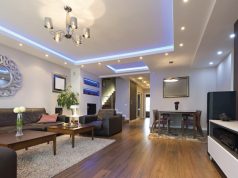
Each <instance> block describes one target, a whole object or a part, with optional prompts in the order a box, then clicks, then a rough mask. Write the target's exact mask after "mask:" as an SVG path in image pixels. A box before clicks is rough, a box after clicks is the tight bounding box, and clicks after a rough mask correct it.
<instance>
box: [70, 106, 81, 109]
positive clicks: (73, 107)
mask: <svg viewBox="0 0 238 178" xmlns="http://www.w3.org/2000/svg"><path fill="white" fill-rule="evenodd" d="M78 108H79V105H71V106H70V109H78Z"/></svg>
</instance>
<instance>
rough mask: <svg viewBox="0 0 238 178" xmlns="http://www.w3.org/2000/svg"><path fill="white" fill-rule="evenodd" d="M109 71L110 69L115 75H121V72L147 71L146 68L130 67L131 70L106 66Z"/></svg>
mask: <svg viewBox="0 0 238 178" xmlns="http://www.w3.org/2000/svg"><path fill="white" fill-rule="evenodd" d="M107 67H108V68H109V69H111V70H112V71H113V72H115V73H123V72H135V71H146V70H149V68H148V66H143V67H131V68H124V69H115V68H113V67H112V66H110V65H107Z"/></svg>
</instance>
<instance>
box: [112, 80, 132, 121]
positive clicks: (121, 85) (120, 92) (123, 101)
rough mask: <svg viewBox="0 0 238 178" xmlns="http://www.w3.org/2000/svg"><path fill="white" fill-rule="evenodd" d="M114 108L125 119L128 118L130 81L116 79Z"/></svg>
mask: <svg viewBox="0 0 238 178" xmlns="http://www.w3.org/2000/svg"><path fill="white" fill-rule="evenodd" d="M115 108H116V109H117V111H118V112H121V113H122V114H123V115H125V119H126V120H129V118H130V80H129V79H123V78H119V77H118V78H116V103H115Z"/></svg>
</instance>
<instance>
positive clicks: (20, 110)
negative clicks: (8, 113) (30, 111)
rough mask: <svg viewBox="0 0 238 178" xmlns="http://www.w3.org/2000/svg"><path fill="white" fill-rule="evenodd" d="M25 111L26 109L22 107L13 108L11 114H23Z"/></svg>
mask: <svg viewBox="0 0 238 178" xmlns="http://www.w3.org/2000/svg"><path fill="white" fill-rule="evenodd" d="M25 111H26V108H25V107H24V106H20V107H15V108H14V109H13V112H14V113H17V114H18V113H23V112H25Z"/></svg>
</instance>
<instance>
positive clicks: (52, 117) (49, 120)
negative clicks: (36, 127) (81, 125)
mask: <svg viewBox="0 0 238 178" xmlns="http://www.w3.org/2000/svg"><path fill="white" fill-rule="evenodd" d="M57 116H58V114H51V115H47V114H43V115H42V116H41V118H40V120H39V121H38V123H52V122H56V120H57Z"/></svg>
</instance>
